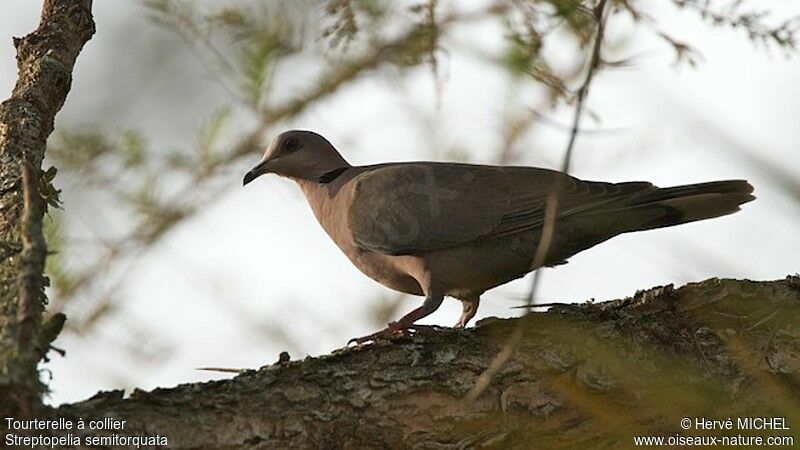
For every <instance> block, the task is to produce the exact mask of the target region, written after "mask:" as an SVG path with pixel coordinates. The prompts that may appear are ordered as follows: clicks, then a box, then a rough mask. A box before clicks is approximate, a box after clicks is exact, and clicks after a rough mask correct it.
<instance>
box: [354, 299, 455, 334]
mask: <svg viewBox="0 0 800 450" xmlns="http://www.w3.org/2000/svg"><path fill="white" fill-rule="evenodd" d="M442 300H444V295H442V294H435V293H429V294H428V295H427V296H426V297H425V301H424V302H423V303H422V306H420V307H419V308H416V309H415V310H413V311H411V312H410V313H408V314H406V315H405V316H403V317H401V318H400V320H398V321H397V322H391V323H389V325H388V326H387V327H386V328H384V329H383V330H381V331H378V332H377V333H372V334H369V335H367V336H362V337H359V338H353V339H350V341H348V342H347V344H348V345H349V344H351V343H353V342H355V343H356V344H363V343H364V342H369V341H374V340H376V339H380V338H390V337H393V336H395V335H397V334H398V333H400V334H403V333H404V332H405V331H406V330H408V329H409V328H413V325H414V322H416V321H417V320H420V319H422V318H424V317H427V316H429V315H431V314H432V313H433V312H434V311H436V310H437V309H439V306H440V305H441V304H442Z"/></svg>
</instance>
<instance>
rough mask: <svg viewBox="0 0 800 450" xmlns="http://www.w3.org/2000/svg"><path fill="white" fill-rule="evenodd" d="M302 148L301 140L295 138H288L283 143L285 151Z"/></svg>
mask: <svg viewBox="0 0 800 450" xmlns="http://www.w3.org/2000/svg"><path fill="white" fill-rule="evenodd" d="M299 148H300V142H299V141H298V140H297V139H295V138H289V139H286V141H285V142H284V143H283V151H284V153H289V152H293V151H295V150H297V149H299Z"/></svg>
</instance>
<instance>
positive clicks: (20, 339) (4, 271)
mask: <svg viewBox="0 0 800 450" xmlns="http://www.w3.org/2000/svg"><path fill="white" fill-rule="evenodd" d="M91 4H92V2H91V0H45V2H44V5H43V7H42V16H41V21H40V23H39V27H38V28H37V29H36V31H34V32H33V33H31V34H29V35H27V36H25V37H23V38H21V39H20V38H14V46H15V47H16V49H17V67H18V69H19V78H18V79H17V83H16V86H15V87H14V91H13V92H12V94H11V98H9V99H8V100H6V101H5V102H3V103H2V104H0V417H9V416H12V417H25V416H31V415H33V414H34V413H35V412H36V410H37V409H38V408H40V407H41V394H42V392H43V391H44V389H45V387H44V385H43V384H42V383H41V382H40V380H39V372H38V369H37V366H38V363H39V360H40V359H41V358H42V357H43V355H44V354H45V353H46V352H47V350H48V349H49V346H50V342H52V340H53V339H55V335H57V334H58V330H60V327H61V325H62V324H63V320H64V318H63V316H58V317H54V318H53V320H51V321H50V322H49V323H45V324H43V323H42V311H43V309H44V305H45V303H46V298H45V295H44V287H45V286H46V284H47V279H46V277H44V275H43V272H44V264H45V258H46V256H47V245H46V243H45V240H44V235H43V233H42V217H43V215H44V213H45V210H46V208H47V204H48V203H51V204H52V203H54V202H57V194H58V192H57V191H56V190H55V189H54V188H53V187H52V185H51V184H50V181H51V180H52V178H53V176H54V175H55V170H49V171H48V172H47V173H44V172H42V169H41V167H42V160H43V159H44V153H45V143H46V142H47V137H48V136H49V135H50V133H51V132H52V131H53V121H54V119H55V115H56V113H57V112H58V111H59V110H60V109H61V106H62V105H63V104H64V100H65V99H66V97H67V93H68V92H69V89H70V86H71V84H72V67H73V65H74V64H75V59H76V58H77V57H78V53H79V52H80V50H81V49H82V48H83V45H84V44H85V43H86V42H87V41H88V40H89V38H90V37H91V36H92V34H93V33H94V22H93V20H92V14H91Z"/></svg>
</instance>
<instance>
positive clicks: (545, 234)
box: [466, 0, 607, 403]
mask: <svg viewBox="0 0 800 450" xmlns="http://www.w3.org/2000/svg"><path fill="white" fill-rule="evenodd" d="M606 4H607V0H600V1H599V2H598V3H597V6H595V8H594V17H595V20H596V22H597V34H596V36H595V41H594V47H593V49H592V57H591V60H590V63H589V69H588V72H587V74H586V79H585V80H584V81H583V84H582V85H581V87H580V88H579V89H578V92H577V97H576V98H577V105H576V107H575V115H574V116H573V122H572V130H571V133H570V138H569V142H568V144H567V151H566V153H565V154H564V161H563V163H562V165H561V171H562V172H563V174H562V175H561V176H557V177H556V178H555V179H554V180H553V184H552V186H551V187H550V192H549V193H548V195H547V203H546V205H545V215H544V225H543V227H542V236H541V238H540V239H539V245H538V246H537V248H536V253H535V255H534V258H533V267H541V266H542V265H543V264H544V262H545V259H546V257H547V252H548V251H549V250H550V244H551V243H552V241H553V235H554V233H555V222H556V213H557V209H558V193H559V191H560V190H561V185H562V183H563V182H564V180H565V179H566V178H567V176H568V175H567V174H568V172H569V168H570V161H571V159H572V150H573V148H574V147H575V140H576V138H577V136H578V131H579V130H580V123H581V116H582V114H583V105H584V102H585V100H586V96H587V94H588V93H589V86H590V85H591V83H592V78H593V77H594V72H595V71H596V70H597V69H598V68H599V67H600V49H601V47H602V41H603V31H604V29H605V21H606ZM538 275H539V271H538V270H537V271H536V273H535V274H534V278H533V284H532V285H531V290H530V293H529V295H528V306H529V307H528V309H527V310H528V311H530V310H531V308H532V304H533V298H534V295H535V293H536V288H537V287H538V284H539V276H538ZM521 338H522V321H521V320H520V321H519V322H518V323H517V325H516V326H515V328H514V331H513V332H512V333H511V336H510V337H509V339H508V342H506V344H505V346H504V347H503V349H502V350H501V351H500V353H498V354H497V356H495V358H494V360H492V363H491V364H490V365H489V367H488V368H487V369H486V370H485V371H484V372H483V373H482V374H481V375H480V376H479V377H478V380H477V381H476V382H475V386H473V388H472V389H471V390H470V392H469V393H468V394H467V397H466V399H467V401H468V402H470V403H472V402H474V401H475V400H476V399H477V398H478V397H480V396H481V394H483V392H484V391H485V390H486V389H487V388H488V387H489V384H490V383H491V381H492V378H493V377H494V375H495V374H496V373H497V372H499V371H500V369H502V367H503V366H504V365H505V364H506V362H508V360H509V359H511V357H512V356H513V355H514V352H515V351H516V350H517V346H518V345H519V342H520V340H521Z"/></svg>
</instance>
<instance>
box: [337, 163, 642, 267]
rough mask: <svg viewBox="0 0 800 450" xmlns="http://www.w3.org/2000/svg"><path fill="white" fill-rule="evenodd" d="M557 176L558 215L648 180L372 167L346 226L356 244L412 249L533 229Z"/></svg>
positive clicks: (442, 166)
mask: <svg viewBox="0 0 800 450" xmlns="http://www.w3.org/2000/svg"><path fill="white" fill-rule="evenodd" d="M559 176H561V177H562V180H561V182H560V190H559V197H558V217H563V216H565V215H569V214H574V213H577V212H580V211H583V210H587V209H591V208H593V207H596V206H599V205H604V204H608V203H610V202H614V201H618V200H619V199H620V198H623V197H629V196H630V194H631V193H633V192H636V191H641V190H646V189H648V188H651V189H652V185H650V184H649V183H622V184H611V183H596V182H586V181H581V180H578V179H577V178H573V177H569V176H564V175H563V174H560V173H559V172H555V171H552V170H547V169H538V168H533V167H499V166H479V165H469V164H452V163H428V162H421V163H404V164H391V165H385V166H377V167H376V168H374V169H372V170H369V171H366V172H364V173H363V174H361V175H359V176H357V177H356V179H355V180H354V182H355V186H354V191H353V198H352V202H351V204H350V211H349V214H348V216H349V219H348V220H349V226H350V230H351V232H352V233H353V238H354V240H355V242H356V244H357V245H358V246H359V247H361V248H364V249H367V250H371V251H376V252H381V253H386V254H391V255H402V254H415V253H420V252H426V251H432V250H440V249H444V248H450V247H455V246H459V245H462V244H465V243H469V242H472V241H476V240H479V239H486V238H492V237H498V236H504V235H509V234H513V233H518V232H521V231H526V230H531V229H533V228H536V227H540V226H541V225H542V223H543V222H544V210H545V204H546V199H547V195H548V193H549V192H550V190H551V189H552V188H553V186H554V181H555V180H556V178H557V177H559Z"/></svg>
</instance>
